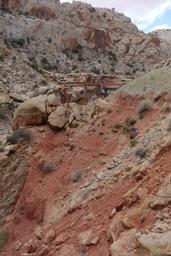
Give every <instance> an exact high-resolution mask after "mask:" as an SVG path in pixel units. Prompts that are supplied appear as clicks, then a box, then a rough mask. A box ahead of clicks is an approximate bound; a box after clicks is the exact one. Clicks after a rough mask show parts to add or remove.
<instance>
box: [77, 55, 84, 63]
mask: <svg viewBox="0 0 171 256" xmlns="http://www.w3.org/2000/svg"><path fill="white" fill-rule="evenodd" d="M78 61H80V62H82V61H84V57H83V55H82V54H81V53H79V55H78Z"/></svg>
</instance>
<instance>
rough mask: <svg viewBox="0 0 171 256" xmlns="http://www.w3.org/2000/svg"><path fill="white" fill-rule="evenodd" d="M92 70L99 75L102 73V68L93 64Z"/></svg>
mask: <svg viewBox="0 0 171 256" xmlns="http://www.w3.org/2000/svg"><path fill="white" fill-rule="evenodd" d="M91 72H93V73H95V74H97V75H100V70H99V69H98V68H96V67H95V66H93V67H92V68H91Z"/></svg>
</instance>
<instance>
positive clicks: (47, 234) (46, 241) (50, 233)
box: [44, 229, 56, 244]
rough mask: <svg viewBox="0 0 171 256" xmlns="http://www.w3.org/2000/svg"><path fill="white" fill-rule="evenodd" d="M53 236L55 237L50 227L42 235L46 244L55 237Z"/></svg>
mask: <svg viewBox="0 0 171 256" xmlns="http://www.w3.org/2000/svg"><path fill="white" fill-rule="evenodd" d="M55 237H56V234H55V231H54V230H53V229H50V230H49V231H48V232H47V233H46V235H45V237H44V243H45V244H48V243H50V242H52V241H53V240H54V239H55Z"/></svg>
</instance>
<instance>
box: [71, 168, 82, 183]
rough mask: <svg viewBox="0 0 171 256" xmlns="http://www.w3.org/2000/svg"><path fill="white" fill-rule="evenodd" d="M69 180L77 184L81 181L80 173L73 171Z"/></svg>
mask: <svg viewBox="0 0 171 256" xmlns="http://www.w3.org/2000/svg"><path fill="white" fill-rule="evenodd" d="M71 180H72V181H73V182H78V181H80V180H81V171H80V170H78V171H75V172H73V173H72V174H71Z"/></svg>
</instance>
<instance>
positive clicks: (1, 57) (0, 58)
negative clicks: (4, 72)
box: [0, 53, 4, 61]
mask: <svg viewBox="0 0 171 256" xmlns="http://www.w3.org/2000/svg"><path fill="white" fill-rule="evenodd" d="M0 61H4V55H3V54H2V53H0Z"/></svg>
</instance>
